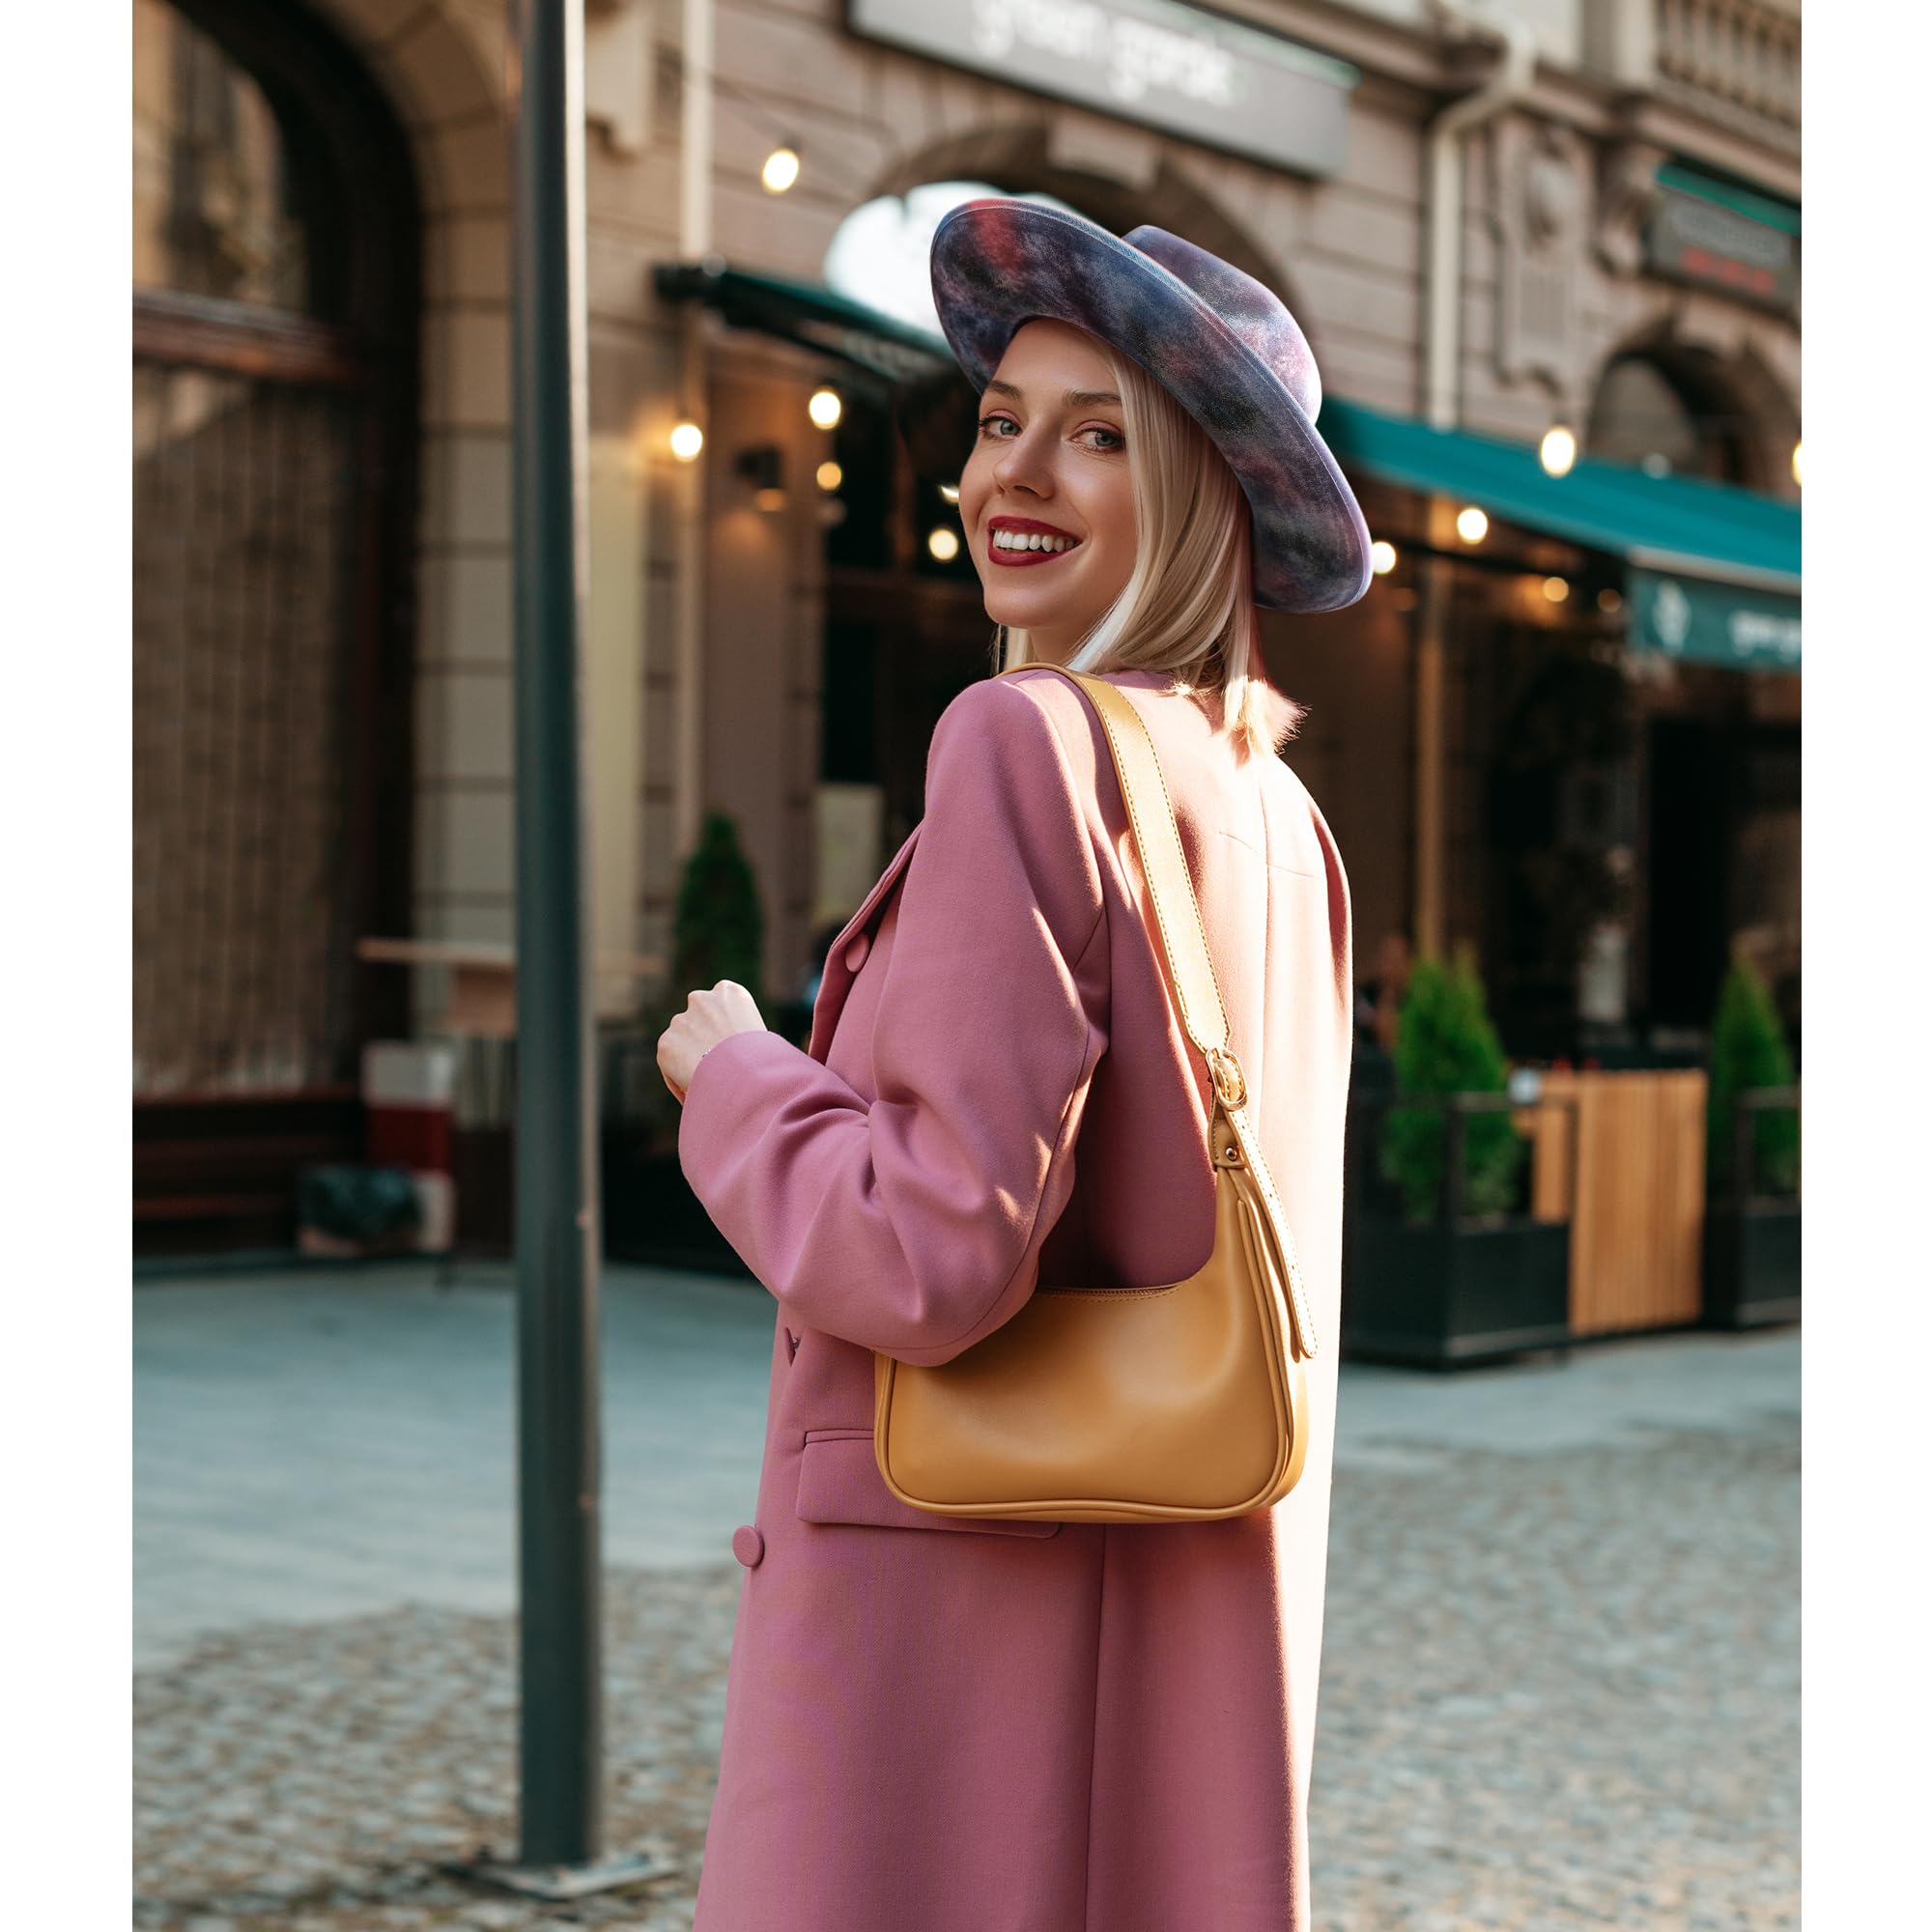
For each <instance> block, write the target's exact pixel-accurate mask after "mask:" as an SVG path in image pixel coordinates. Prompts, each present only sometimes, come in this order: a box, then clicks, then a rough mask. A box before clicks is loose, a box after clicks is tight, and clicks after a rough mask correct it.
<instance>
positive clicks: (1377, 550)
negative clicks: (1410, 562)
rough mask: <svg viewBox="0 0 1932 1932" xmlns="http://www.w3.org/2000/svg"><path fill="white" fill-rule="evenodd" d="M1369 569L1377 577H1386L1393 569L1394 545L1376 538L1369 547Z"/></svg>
mask: <svg viewBox="0 0 1932 1932" xmlns="http://www.w3.org/2000/svg"><path fill="white" fill-rule="evenodd" d="M1369 567H1370V569H1372V570H1373V571H1374V572H1375V574H1376V575H1377V576H1378V577H1386V576H1387V575H1388V574H1389V572H1390V571H1392V570H1393V569H1394V568H1395V545H1394V544H1392V543H1384V542H1383V541H1382V540H1381V539H1380V538H1379V537H1378V538H1377V539H1376V541H1375V542H1374V543H1372V544H1371V545H1370V546H1369Z"/></svg>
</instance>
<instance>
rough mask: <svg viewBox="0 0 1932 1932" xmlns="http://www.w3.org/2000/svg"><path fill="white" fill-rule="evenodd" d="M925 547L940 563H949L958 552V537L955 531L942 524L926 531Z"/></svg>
mask: <svg viewBox="0 0 1932 1932" xmlns="http://www.w3.org/2000/svg"><path fill="white" fill-rule="evenodd" d="M925 547H926V549H927V550H929V551H930V552H931V553H932V554H933V555H934V556H936V557H937V558H938V559H939V560H940V562H941V563H951V562H952V559H953V558H954V557H955V556H957V555H958V554H959V537H958V534H957V532H956V531H953V530H949V529H948V528H947V527H946V526H945V525H944V524H942V525H941V526H939V527H938V528H937V529H936V530H931V531H929V532H928V533H927V535H926V539H925Z"/></svg>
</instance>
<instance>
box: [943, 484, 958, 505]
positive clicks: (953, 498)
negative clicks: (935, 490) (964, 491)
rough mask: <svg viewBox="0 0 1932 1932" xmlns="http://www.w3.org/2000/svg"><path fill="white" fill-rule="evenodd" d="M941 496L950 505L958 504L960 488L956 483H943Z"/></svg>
mask: <svg viewBox="0 0 1932 1932" xmlns="http://www.w3.org/2000/svg"><path fill="white" fill-rule="evenodd" d="M939 494H940V495H941V496H942V497H945V499H946V500H947V501H948V502H949V503H956V502H958V500H959V486H958V484H956V483H942V484H941V485H940V486H939Z"/></svg>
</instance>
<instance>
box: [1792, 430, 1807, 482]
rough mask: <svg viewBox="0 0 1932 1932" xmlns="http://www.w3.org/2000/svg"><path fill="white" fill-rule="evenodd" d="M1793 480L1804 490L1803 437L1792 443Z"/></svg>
mask: <svg viewBox="0 0 1932 1932" xmlns="http://www.w3.org/2000/svg"><path fill="white" fill-rule="evenodd" d="M1791 480H1792V481H1793V482H1794V483H1796V484H1797V485H1798V487H1799V488H1800V489H1801V490H1802V489H1804V438H1803V437H1801V438H1800V439H1799V440H1797V441H1796V442H1794V443H1793V444H1792V445H1791Z"/></svg>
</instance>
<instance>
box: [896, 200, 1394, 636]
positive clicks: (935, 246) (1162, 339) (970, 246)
mask: <svg viewBox="0 0 1932 1932" xmlns="http://www.w3.org/2000/svg"><path fill="white" fill-rule="evenodd" d="M932 296H933V301H934V303H935V304H936V306H937V308H938V311H939V323H940V327H942V328H943V329H944V330H945V332H946V339H947V342H948V343H949V344H950V345H951V346H952V353H953V355H956V356H957V357H958V359H959V366H960V368H961V369H962V370H963V371H964V372H965V375H966V379H967V381H968V382H970V383H971V384H973V386H974V388H975V389H979V390H983V389H984V388H985V386H986V384H987V382H988V380H989V379H990V378H991V377H992V375H993V373H994V371H995V370H996V369H997V368H998V367H999V364H1000V358H1001V356H1003V355H1005V354H1006V351H1007V345H1008V343H1009V341H1011V339H1012V336H1013V332H1014V330H1016V329H1017V328H1018V327H1019V326H1020V324H1021V323H1023V322H1027V321H1030V320H1032V319H1033V318H1035V317H1037V316H1038V317H1046V318H1050V319H1055V320H1059V321H1064V322H1070V323H1072V324H1074V325H1075V326H1076V327H1081V328H1084V329H1086V330H1088V332H1089V333H1090V334H1093V335H1096V336H1098V337H1099V338H1100V340H1101V341H1103V342H1105V343H1107V344H1108V345H1109V346H1110V347H1112V348H1114V349H1117V350H1119V351H1120V352H1121V354H1122V355H1128V356H1131V357H1132V358H1133V360H1134V361H1136V362H1138V363H1139V364H1140V366H1141V367H1142V368H1143V369H1145V370H1146V371H1147V372H1148V373H1149V374H1150V375H1151V376H1152V377H1153V378H1154V380H1155V381H1156V382H1158V383H1159V384H1161V385H1162V386H1163V387H1164V388H1166V389H1167V390H1168V392H1169V393H1170V394H1171V395H1172V396H1173V397H1174V399H1175V400H1176V401H1177V402H1178V403H1179V405H1180V406H1181V408H1182V409H1184V410H1185V411H1186V412H1187V413H1188V414H1189V415H1190V416H1192V417H1193V418H1194V420H1195V421H1196V422H1197V423H1199V424H1200V425H1201V427H1202V429H1203V430H1205V431H1206V432H1207V434H1208V438H1209V439H1210V440H1212V441H1213V443H1214V446H1215V447H1216V448H1217V449H1218V450H1219V451H1220V452H1221V454H1222V456H1224V457H1225V458H1226V459H1227V462H1228V466H1229V468H1230V469H1233V470H1234V472H1235V474H1236V477H1237V478H1238V479H1239V481H1240V485H1241V489H1242V491H1243V493H1244V494H1245V495H1246V497H1247V499H1248V504H1249V507H1250V509H1251V510H1252V512H1253V518H1254V563H1255V583H1254V596H1255V602H1256V603H1257V604H1260V605H1263V606H1264V607H1266V608H1267V609H1269V610H1273V611H1337V610H1340V609H1342V608H1343V607H1344V606H1345V605H1349V604H1352V603H1354V602H1355V601H1356V600H1357V599H1358V598H1359V597H1360V596H1361V595H1362V593H1363V592H1364V591H1365V590H1367V589H1368V587H1369V582H1370V578H1371V574H1372V572H1371V565H1370V558H1369V527H1368V525H1367V523H1366V522H1365V521H1364V520H1363V517H1362V511H1361V506H1360V505H1359V504H1358V503H1357V502H1356V501H1355V494H1354V492H1353V491H1352V490H1351V489H1350V487H1349V483H1348V479H1347V478H1346V477H1345V476H1344V475H1343V474H1342V470H1341V468H1340V466H1339V465H1338V464H1337V463H1336V461H1335V458H1334V456H1333V455H1332V454H1331V453H1330V451H1329V448H1328V445H1327V444H1326V443H1325V442H1324V441H1323V440H1321V434H1320V433H1319V432H1318V431H1317V429H1316V427H1315V424H1314V422H1313V421H1312V420H1311V419H1310V417H1309V416H1308V414H1307V413H1306V412H1305V411H1304V410H1303V409H1302V407H1301V405H1300V404H1299V403H1298V402H1297V401H1296V400H1295V398H1294V395H1293V392H1292V391H1291V390H1290V389H1289V387H1288V385H1287V384H1285V383H1283V382H1282V380H1281V378H1280V377H1279V376H1277V375H1276V374H1275V373H1274V371H1273V370H1272V369H1270V368H1269V367H1268V365H1267V363H1266V362H1265V361H1264V360H1263V358H1262V357H1261V356H1260V355H1257V354H1256V353H1255V351H1254V350H1252V349H1250V348H1249V347H1248V345H1247V344H1246V343H1245V342H1243V341H1242V340H1241V338H1240V337H1239V336H1238V335H1236V333H1235V331H1234V330H1233V329H1232V328H1230V327H1228V325H1227V324H1226V323H1225V322H1223V321H1222V319H1221V317H1220V316H1219V315H1218V314H1216V313H1215V311H1214V309H1213V308H1212V307H1211V306H1210V305H1209V304H1208V301H1206V300H1205V299H1204V298H1202V297H1201V296H1198V295H1197V294H1195V292H1194V291H1193V290H1192V289H1191V288H1189V287H1188V285H1187V284H1186V283H1185V282H1183V281H1182V280H1181V279H1180V277H1179V275H1177V274H1175V273H1174V271H1173V270H1171V269H1168V268H1167V267H1166V266H1165V265H1164V264H1162V263H1159V262H1156V261H1155V260H1154V259H1153V257H1152V256H1151V255H1147V254H1143V253H1142V252H1141V250H1140V249H1138V248H1136V247H1134V246H1133V244H1132V243H1131V242H1128V241H1122V240H1121V238H1120V237H1119V236H1117V235H1113V234H1111V233H1109V232H1108V231H1107V230H1106V229H1104V228H1101V227H1099V226H1098V225H1097V224H1095V223H1093V222H1090V221H1087V220H1085V219H1084V218H1083V217H1079V216H1074V215H1068V214H1066V213H1063V212H1062V211H1060V210H1057V209H1052V208H1045V207H1042V206H1040V205H1039V204H1037V203H1035V202H1023V201H1005V200H1002V201H980V202H967V203H965V204H963V205H962V206H961V207H958V208H955V209H952V210H950V211H949V212H948V213H946V214H945V215H944V216H942V217H941V219H940V221H939V223H938V225H937V227H936V228H935V229H934V230H933V236H932Z"/></svg>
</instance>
